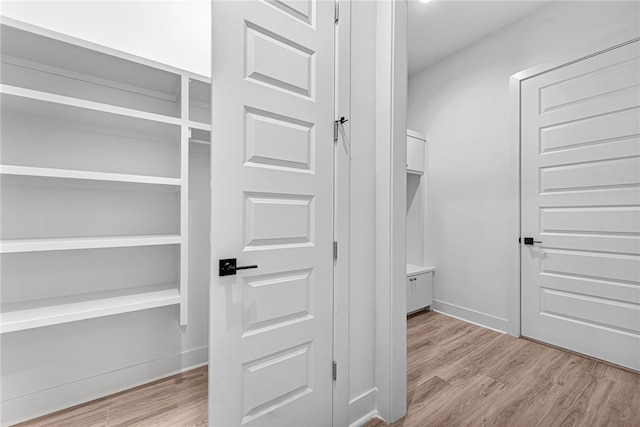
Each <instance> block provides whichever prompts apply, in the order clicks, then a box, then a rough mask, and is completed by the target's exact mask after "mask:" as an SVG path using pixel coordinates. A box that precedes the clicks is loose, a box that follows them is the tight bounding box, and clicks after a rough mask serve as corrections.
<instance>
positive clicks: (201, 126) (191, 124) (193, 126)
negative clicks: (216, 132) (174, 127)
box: [187, 121, 211, 131]
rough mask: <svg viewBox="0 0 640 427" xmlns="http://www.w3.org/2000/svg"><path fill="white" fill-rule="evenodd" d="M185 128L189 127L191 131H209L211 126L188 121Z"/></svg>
mask: <svg viewBox="0 0 640 427" xmlns="http://www.w3.org/2000/svg"><path fill="white" fill-rule="evenodd" d="M187 126H189V127H190V128H191V129H198V130H205V131H211V125H209V124H206V123H200V122H194V121H189V123H187Z"/></svg>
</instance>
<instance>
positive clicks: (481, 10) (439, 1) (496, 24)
mask: <svg viewBox="0 0 640 427" xmlns="http://www.w3.org/2000/svg"><path fill="white" fill-rule="evenodd" d="M547 3H549V1H542V0H536V1H507V0H497V1H496V0H494V1H485V0H471V1H461V0H431V1H430V2H428V3H421V2H420V1H419V0H409V43H408V44H409V75H412V74H414V73H415V72H417V71H418V70H421V69H423V68H425V67H428V66H429V65H431V64H433V63H435V62H437V61H438V60H440V59H442V58H444V57H446V56H448V55H450V54H452V53H454V52H457V51H459V50H461V49H463V48H464V47H466V46H468V45H470V44H472V43H473V42H475V41H477V40H479V39H481V38H483V37H485V36H488V35H489V34H491V33H493V32H495V31H497V30H499V29H501V28H503V27H506V26H507V25H509V24H511V23H513V22H515V21H517V20H519V19H521V18H523V17H524V16H526V15H528V14H530V13H532V12H533V11H535V10H537V9H539V8H541V7H543V6H545V5H546V4H547Z"/></svg>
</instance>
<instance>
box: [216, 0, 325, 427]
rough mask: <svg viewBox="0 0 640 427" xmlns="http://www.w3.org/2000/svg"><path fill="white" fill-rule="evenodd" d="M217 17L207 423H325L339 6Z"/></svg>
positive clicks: (267, 5) (245, 8) (275, 5)
mask: <svg viewBox="0 0 640 427" xmlns="http://www.w3.org/2000/svg"><path fill="white" fill-rule="evenodd" d="M212 13H213V20H212V30H213V45H212V52H213V55H212V56H213V58H212V59H213V67H212V80H213V122H212V129H213V131H212V163H211V165H212V167H211V171H212V204H213V206H212V235H211V245H212V246H211V247H212V251H211V254H212V255H211V256H212V281H211V290H210V295H211V315H210V316H211V317H210V318H211V322H210V364H209V375H210V378H209V380H210V384H209V425H214V426H227V427H228V426H240V425H251V426H278V427H284V426H328V425H331V423H332V342H333V332H332V318H333V150H334V143H333V115H334V18H333V14H334V2H333V1H315V0H304V1H285V0H270V1H257V0H253V1H214V2H212ZM221 258H237V260H238V265H257V266H258V268H256V269H249V270H241V271H238V272H237V274H236V275H231V276H225V277H218V259H221Z"/></svg>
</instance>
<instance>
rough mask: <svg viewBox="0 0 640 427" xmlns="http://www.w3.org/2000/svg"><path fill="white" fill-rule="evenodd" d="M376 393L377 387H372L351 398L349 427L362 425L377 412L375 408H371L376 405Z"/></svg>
mask: <svg viewBox="0 0 640 427" xmlns="http://www.w3.org/2000/svg"><path fill="white" fill-rule="evenodd" d="M377 393H378V389H377V388H375V387H374V388H372V389H371V390H367V391H365V392H364V393H362V394H361V395H359V396H357V397H355V398H353V399H351V401H350V402H349V427H360V426H363V425H364V424H365V423H366V422H367V421H369V420H370V419H371V418H373V417H374V416H375V415H376V414H377V413H378V411H377V410H376V409H373V410H371V408H375V407H376V398H377Z"/></svg>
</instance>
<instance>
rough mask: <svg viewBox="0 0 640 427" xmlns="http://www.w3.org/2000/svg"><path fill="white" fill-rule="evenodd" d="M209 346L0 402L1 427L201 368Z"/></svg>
mask: <svg viewBox="0 0 640 427" xmlns="http://www.w3.org/2000/svg"><path fill="white" fill-rule="evenodd" d="M208 357H209V347H208V346H204V347H198V348H195V349H192V350H188V351H185V352H182V353H178V354H172V355H169V356H166V357H162V358H159V359H154V360H150V361H148V362H145V363H141V364H138V365H133V366H128V367H126V368H122V369H118V370H115V371H111V372H105V373H103V374H100V375H96V376H93V377H90V378H83V379H81V380H79V381H73V382H69V383H66V384H62V385H60V386H57V387H53V388H50V389H46V390H41V391H38V392H37V393H31V394H27V395H24V396H20V397H16V398H14V399H10V400H6V401H3V402H2V403H1V406H0V409H1V410H0V414H2V420H0V423H1V425H2V427H5V426H10V425H14V424H16V423H20V422H23V421H27V420H30V419H33V418H36V417H40V416H43V415H47V414H50V413H52V412H55V411H59V410H61V409H64V408H69V407H72V406H75V405H79V404H81V403H86V402H89V401H91V400H95V399H99V398H101V397H105V396H109V395H111V394H114V393H118V392H121V391H124V390H128V389H130V388H133V387H137V386H140V385H144V384H147V383H150V382H153V381H156V380H160V379H163V378H166V377H170V376H172V375H176V374H179V373H181V372H185V371H189V370H191V369H196V368H199V367H201V366H205V365H206V364H207V363H208Z"/></svg>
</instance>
